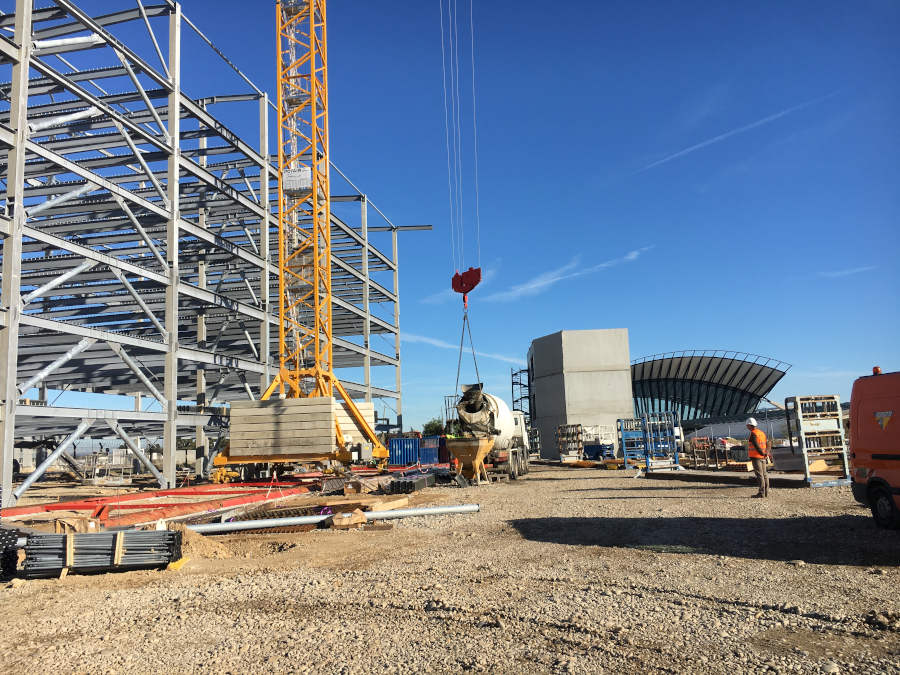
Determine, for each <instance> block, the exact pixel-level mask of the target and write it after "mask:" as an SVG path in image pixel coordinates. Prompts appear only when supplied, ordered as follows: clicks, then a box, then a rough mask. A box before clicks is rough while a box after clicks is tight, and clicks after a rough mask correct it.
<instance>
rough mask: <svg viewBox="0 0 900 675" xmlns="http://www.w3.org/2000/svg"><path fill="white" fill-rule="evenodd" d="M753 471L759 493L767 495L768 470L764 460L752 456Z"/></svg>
mask: <svg viewBox="0 0 900 675" xmlns="http://www.w3.org/2000/svg"><path fill="white" fill-rule="evenodd" d="M752 461H753V473H754V474H756V482H757V483H759V494H761V495H762V496H763V497H768V496H769V472H768V471H767V470H766V460H764V459H757V458H755V457H754V458H753V460H752Z"/></svg>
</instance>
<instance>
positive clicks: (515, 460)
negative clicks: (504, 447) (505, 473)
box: [509, 453, 519, 480]
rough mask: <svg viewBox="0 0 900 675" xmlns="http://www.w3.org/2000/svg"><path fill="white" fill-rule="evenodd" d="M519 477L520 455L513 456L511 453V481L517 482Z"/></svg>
mask: <svg viewBox="0 0 900 675" xmlns="http://www.w3.org/2000/svg"><path fill="white" fill-rule="evenodd" d="M518 477H519V455H518V454H516V455H513V454H512V453H510V456H509V479H510V480H516V479H517V478H518Z"/></svg>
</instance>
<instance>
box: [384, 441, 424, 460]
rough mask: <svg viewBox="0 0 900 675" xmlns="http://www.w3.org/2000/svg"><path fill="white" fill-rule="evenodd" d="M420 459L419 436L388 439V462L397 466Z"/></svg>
mask: <svg viewBox="0 0 900 675" xmlns="http://www.w3.org/2000/svg"><path fill="white" fill-rule="evenodd" d="M418 461H419V439H418V438H392V439H391V440H389V441H388V463H389V464H394V465H397V466H406V465H408V464H415V463H416V462H418Z"/></svg>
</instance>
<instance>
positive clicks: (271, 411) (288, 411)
mask: <svg viewBox="0 0 900 675" xmlns="http://www.w3.org/2000/svg"><path fill="white" fill-rule="evenodd" d="M316 413H318V414H325V415H332V414H333V413H332V410H331V408H329V407H328V406H324V405H315V406H309V407H303V408H258V409H255V410H232V411H231V415H230V417H231V419H232V420H236V419H248V418H252V417H263V418H266V417H280V416H284V415H311V414H316Z"/></svg>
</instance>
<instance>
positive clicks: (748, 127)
mask: <svg viewBox="0 0 900 675" xmlns="http://www.w3.org/2000/svg"><path fill="white" fill-rule="evenodd" d="M837 93H838V91H833V92H831V93H830V94H827V95H825V96H820V97H819V98H814V99H810V100H809V101H805V102H804V103H800V104H798V105H795V106H792V107H790V108H785V109H784V110H782V111H781V112H777V113H775V114H774V115H769V116H768V117H763V118H762V119H761V120H756V121H755V122H751V123H750V124H745V125H744V126H742V127H738V128H737V129H732V130H731V131H726V132H725V133H724V134H719V135H718V136H713V137H712V138H709V139H707V140H705V141H702V142H700V143H697V144H696V145H692V146H690V147H689V148H685V149H684V150H679V151H678V152H676V153H673V154H671V155H667V156H666V157H663V158H662V159H658V160H656V161H655V162H652V163H650V164H648V165H647V166H645V167H643V168H640V169H638V170H637V171H635V173H641V172H642V171H647V170H648V169H653V168H655V167H657V166H660V165H662V164H667V163H668V162H671V161H672V160H673V159H678V158H679V157H684V156H685V155H689V154H691V153H692V152H695V151H697V150H700V149H701V148H705V147H707V146H709V145H713V144H715V143H719V142H720V141H724V140H726V139H728V138H731V137H732V136H737V135H738V134H742V133H744V132H745V131H750V130H751V129H756V128H757V127H761V126H763V125H765V124H768V123H769V122H774V121H775V120H777V119H781V118H782V117H785V116H787V115H790V114H791V113H795V112H797V111H798V110H803V109H804V108H808V107H809V106H811V105H814V104H816V103H820V102H822V101H824V100H825V99H829V98H831V97H832V96H834V95H835V94H837Z"/></svg>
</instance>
